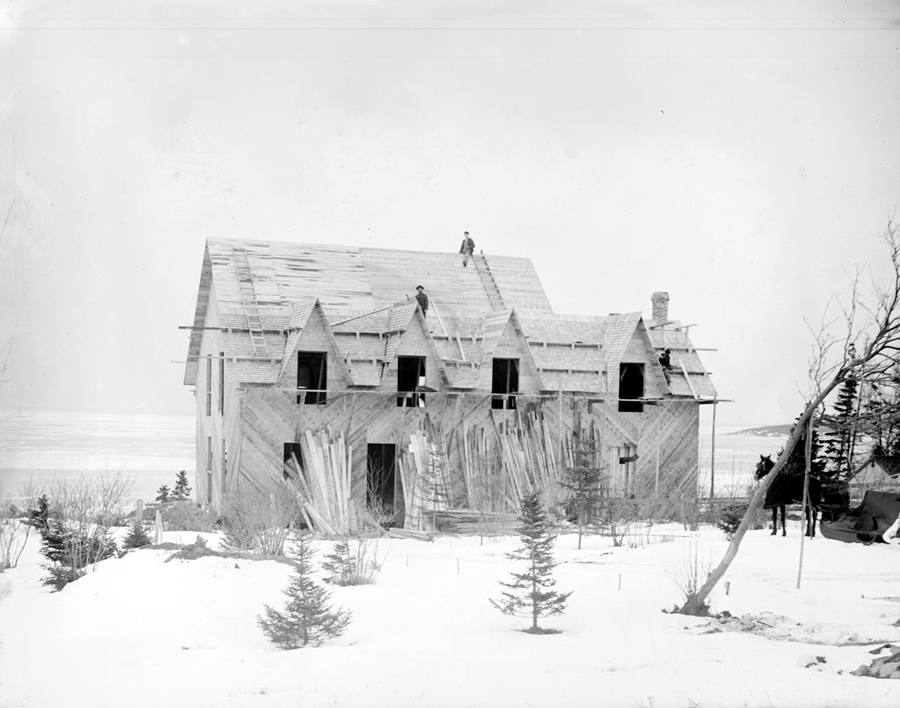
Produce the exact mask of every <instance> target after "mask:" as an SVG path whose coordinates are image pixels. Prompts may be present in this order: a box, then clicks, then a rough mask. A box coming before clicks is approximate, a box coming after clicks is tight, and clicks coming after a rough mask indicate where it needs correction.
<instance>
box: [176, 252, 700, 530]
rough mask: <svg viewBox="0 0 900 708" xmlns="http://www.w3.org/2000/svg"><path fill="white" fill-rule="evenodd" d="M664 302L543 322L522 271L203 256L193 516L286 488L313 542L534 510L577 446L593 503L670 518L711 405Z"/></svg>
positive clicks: (193, 353) (325, 258)
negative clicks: (388, 525)
mask: <svg viewBox="0 0 900 708" xmlns="http://www.w3.org/2000/svg"><path fill="white" fill-rule="evenodd" d="M417 285H423V286H424V288H425V291H426V293H427V294H428V296H429V298H430V307H429V309H428V311H427V313H424V312H423V311H422V309H421V308H420V307H419V306H418V305H417V302H416V299H415V293H416V286H417ZM648 295H649V293H648ZM668 299H669V298H668V294H667V293H653V295H652V316H651V317H650V318H649V319H645V318H644V317H643V316H642V315H641V313H640V312H634V313H627V314H612V315H607V316H573V315H559V314H555V313H554V312H553V310H552V308H551V306H550V303H549V301H548V300H547V296H546V294H545V293H544V290H543V287H542V286H541V282H540V280H539V279H538V276H537V273H536V272H535V270H534V267H533V265H532V263H531V261H530V260H529V259H527V258H519V257H510V256H493V255H475V256H474V258H473V259H470V260H469V263H468V266H464V265H463V259H462V256H461V255H459V254H454V253H428V252H419V251H399V250H387V249H377V248H352V247H340V246H323V245H310V244H299V243H277V242H262V241H243V240H241V241H238V240H224V239H209V240H208V241H207V243H206V249H205V253H204V255H203V265H202V270H201V276H200V289H199V293H198V297H197V307H196V312H195V316H194V322H193V325H191V326H190V327H189V329H190V330H191V336H190V345H189V350H188V362H187V367H186V371H185V377H184V383H185V385H188V386H191V387H193V388H194V391H195V395H196V401H197V469H196V484H195V489H196V493H197V494H198V498H199V501H201V502H204V503H207V504H209V505H210V506H211V507H212V508H214V509H216V510H221V509H222V508H223V505H224V504H225V502H226V501H227V499H228V498H229V495H231V494H234V493H235V490H236V489H238V488H239V487H241V488H243V487H245V485H246V486H247V487H249V488H255V489H258V490H261V491H266V490H272V489H275V488H276V487H278V486H284V485H285V484H288V485H291V486H292V488H294V489H296V490H297V491H298V493H299V494H300V495H301V497H302V498H303V500H304V506H305V509H306V512H307V519H308V520H309V521H310V523H311V524H312V525H313V526H318V527H320V528H322V529H324V530H326V531H334V532H338V531H340V530H342V529H344V530H346V529H347V528H348V527H352V526H353V523H354V521H353V519H354V514H353V510H354V509H356V510H359V509H370V510H371V509H372V508H374V507H378V508H381V509H382V510H386V511H387V514H388V515H389V516H390V517H392V518H393V519H394V523H396V524H403V525H405V526H406V527H407V528H412V529H416V528H418V529H421V528H425V527H426V526H427V516H428V511H429V509H430V510H432V511H433V510H435V509H437V508H449V509H476V510H480V511H491V512H502V511H514V510H516V509H517V508H518V499H519V497H520V496H521V495H523V494H525V493H526V492H528V491H530V490H531V489H533V488H535V487H541V488H542V489H546V490H548V493H549V490H552V489H554V488H558V482H559V480H560V476H561V475H562V474H563V473H564V469H565V467H566V465H570V464H572V461H573V450H575V449H576V448H577V447H578V448H579V449H589V450H590V453H591V454H590V459H591V460H592V464H594V465H596V467H597V468H599V470H600V472H601V489H602V492H603V494H605V495H607V496H609V497H612V498H616V497H632V496H633V497H636V498H642V497H656V498H658V499H661V500H666V502H667V503H668V504H669V505H670V507H671V509H670V511H672V510H674V509H675V507H676V506H677V505H678V504H680V503H683V501H684V500H685V499H689V500H693V499H695V498H696V495H697V471H698V432H699V406H700V405H701V404H704V403H711V402H713V401H714V400H715V399H716V391H715V388H714V387H713V384H712V382H711V380H710V378H709V376H708V374H707V372H706V370H705V369H704V367H703V364H702V362H701V361H700V357H699V356H698V354H697V350H696V349H695V347H694V346H693V344H692V343H691V341H690V339H689V336H688V328H687V327H683V326H682V325H681V324H680V323H679V322H678V321H675V320H671V319H669V315H668ZM664 349H669V350H671V366H670V368H669V369H667V370H666V371H664V370H663V368H662V366H661V365H660V363H659V355H660V353H661V352H662V351H663V350H664ZM579 446H580V447H579ZM664 506H665V505H664ZM663 513H665V510H663Z"/></svg>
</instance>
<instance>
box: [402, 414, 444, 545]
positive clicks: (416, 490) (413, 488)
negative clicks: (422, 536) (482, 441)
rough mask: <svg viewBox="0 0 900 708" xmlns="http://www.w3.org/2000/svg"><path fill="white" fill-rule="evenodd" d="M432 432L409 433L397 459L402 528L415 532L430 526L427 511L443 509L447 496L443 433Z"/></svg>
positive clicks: (429, 512)
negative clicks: (403, 512)
mask: <svg viewBox="0 0 900 708" xmlns="http://www.w3.org/2000/svg"><path fill="white" fill-rule="evenodd" d="M432 435H433V437H432V438H430V437H429V436H428V434H427V433H426V431H423V430H417V431H416V432H415V433H413V434H412V435H410V436H409V446H408V449H407V451H405V452H404V453H403V454H401V456H400V461H399V462H398V470H399V472H400V480H401V484H402V486H403V502H404V509H405V512H406V518H405V522H404V528H406V529H411V530H414V531H425V530H428V529H429V527H431V526H433V522H432V521H431V520H430V519H429V518H428V517H429V514H432V513H433V512H435V511H438V510H441V509H446V508H447V504H448V500H449V498H450V474H449V464H448V460H447V455H446V451H445V447H444V444H443V436H442V435H437V434H435V430H434V429H432Z"/></svg>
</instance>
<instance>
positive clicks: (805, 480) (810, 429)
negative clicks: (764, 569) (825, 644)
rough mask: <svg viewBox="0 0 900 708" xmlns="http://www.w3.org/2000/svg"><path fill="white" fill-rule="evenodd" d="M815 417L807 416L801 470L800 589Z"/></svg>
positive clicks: (798, 586) (798, 580)
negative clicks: (803, 460) (802, 466)
mask: <svg viewBox="0 0 900 708" xmlns="http://www.w3.org/2000/svg"><path fill="white" fill-rule="evenodd" d="M814 417H815V412H813V415H810V416H809V421H808V422H807V424H806V449H805V450H804V452H805V453H806V465H805V466H804V470H803V506H802V508H801V514H800V518H801V521H800V523H801V525H802V526H801V528H802V533H801V534H800V563H799V565H798V567H797V589H798V590H799V589H800V578H801V577H802V576H803V541H804V539H805V538H806V525H805V524H804V522H805V521H806V510H807V509H808V508H809V470H810V468H811V467H812V460H811V459H810V458H811V457H812V434H813V418H814Z"/></svg>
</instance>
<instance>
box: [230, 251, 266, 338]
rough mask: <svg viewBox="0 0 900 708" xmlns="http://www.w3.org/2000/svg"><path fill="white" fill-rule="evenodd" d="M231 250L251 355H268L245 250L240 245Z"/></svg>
mask: <svg viewBox="0 0 900 708" xmlns="http://www.w3.org/2000/svg"><path fill="white" fill-rule="evenodd" d="M231 252H232V254H233V255H234V268H235V271H236V272H237V276H238V285H239V287H240V292H241V302H242V303H243V306H244V313H245V314H246V315H247V329H249V330H250V342H251V344H252V345H253V356H268V351H267V348H266V337H265V335H264V334H263V331H262V321H261V320H260V319H259V307H258V306H257V304H256V291H255V290H254V289H253V277H252V276H251V275H250V263H249V262H248V261H247V251H246V250H244V248H242V247H240V246H232V247H231Z"/></svg>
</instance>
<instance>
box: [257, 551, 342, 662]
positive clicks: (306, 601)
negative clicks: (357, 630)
mask: <svg viewBox="0 0 900 708" xmlns="http://www.w3.org/2000/svg"><path fill="white" fill-rule="evenodd" d="M314 555H315V551H314V550H313V548H312V544H311V542H310V536H309V534H302V535H301V536H300V540H299V542H298V543H297V545H296V546H295V548H294V551H293V554H292V558H293V565H294V571H293V574H292V575H291V580H290V583H289V584H288V586H287V588H285V590H284V594H285V595H287V598H288V602H287V605H285V608H284V611H283V612H280V611H278V610H276V609H273V608H272V607H269V606H268V605H265V614H264V615H260V616H259V617H258V618H257V622H258V624H259V626H260V627H261V628H262V630H263V632H264V633H265V635H266V636H267V637H268V638H269V639H270V640H271V641H272V642H274V643H275V644H277V645H278V646H279V647H281V648H282V649H296V648H297V647H305V646H306V645H307V644H313V645H314V646H318V645H319V644H321V643H322V642H324V641H325V640H326V639H330V638H332V637H338V636H340V635H341V634H343V633H344V630H346V628H347V625H349V624H350V617H351V613H350V612H349V611H347V610H340V609H339V610H334V609H332V608H331V606H330V605H329V603H328V600H329V598H330V597H331V593H330V592H328V591H327V590H326V589H325V588H323V587H320V586H319V585H316V583H315V582H314V581H313V579H312V559H313V556H314Z"/></svg>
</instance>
